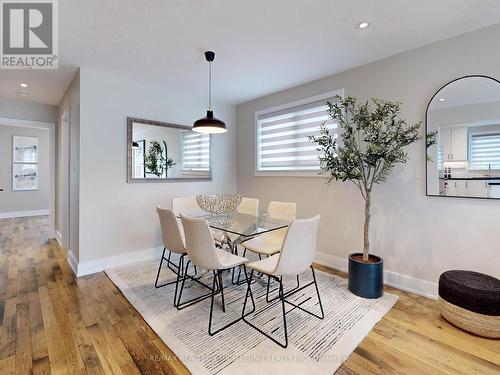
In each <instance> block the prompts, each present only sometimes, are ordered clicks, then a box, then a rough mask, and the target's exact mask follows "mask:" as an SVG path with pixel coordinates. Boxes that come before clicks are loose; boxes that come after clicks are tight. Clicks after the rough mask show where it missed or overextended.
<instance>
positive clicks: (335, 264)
mask: <svg viewBox="0 0 500 375" xmlns="http://www.w3.org/2000/svg"><path fill="white" fill-rule="evenodd" d="M314 261H315V262H316V263H318V264H321V265H323V266H327V267H331V268H334V269H336V270H339V271H342V272H347V268H348V266H347V264H348V263H347V257H346V258H345V259H344V258H340V257H337V256H335V255H330V254H325V253H319V252H316V256H315V260H314ZM384 284H386V285H389V286H392V287H394V288H397V289H401V290H404V291H406V292H410V293H415V294H418V295H421V296H424V297H428V298H432V299H437V296H438V285H437V284H435V283H431V282H430V281H426V280H420V279H416V278H414V277H411V276H406V275H402V274H400V273H396V272H392V271H388V270H384Z"/></svg>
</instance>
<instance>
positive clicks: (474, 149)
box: [470, 134, 500, 169]
mask: <svg viewBox="0 0 500 375" xmlns="http://www.w3.org/2000/svg"><path fill="white" fill-rule="evenodd" d="M470 152H471V155H470V164H471V168H473V169H488V168H490V167H491V169H500V134H473V135H472V136H471V147H470Z"/></svg>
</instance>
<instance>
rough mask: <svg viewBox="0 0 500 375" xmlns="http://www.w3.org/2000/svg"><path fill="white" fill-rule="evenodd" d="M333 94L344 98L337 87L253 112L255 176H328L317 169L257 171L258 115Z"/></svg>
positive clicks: (316, 100) (322, 98)
mask: <svg viewBox="0 0 500 375" xmlns="http://www.w3.org/2000/svg"><path fill="white" fill-rule="evenodd" d="M335 96H339V97H341V98H342V99H343V98H344V89H338V90H334V91H329V92H326V93H324V94H319V95H315V96H311V97H308V98H305V99H301V100H297V101H294V102H291V103H286V104H283V105H279V106H276V107H272V108H266V109H262V110H259V111H256V112H255V120H254V121H255V145H254V150H255V163H254V168H255V169H254V175H255V176H259V177H262V176H270V177H271V176H274V177H276V176H278V177H316V178H317V177H320V178H328V176H327V175H323V174H320V173H319V172H320V171H319V170H314V171H301V170H289V171H259V169H258V165H259V158H260V147H259V144H260V131H259V116H262V115H265V114H268V113H271V112H277V111H282V110H286V109H288V108H293V107H298V106H301V105H305V104H309V103H314V102H318V101H320V100H326V99H331V98H333V97H335Z"/></svg>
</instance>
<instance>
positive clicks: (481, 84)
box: [429, 77, 500, 111]
mask: <svg viewBox="0 0 500 375" xmlns="http://www.w3.org/2000/svg"><path fill="white" fill-rule="evenodd" d="M440 99H444V101H440ZM491 102H500V83H498V82H497V81H495V80H493V79H489V78H484V77H469V78H464V79H460V80H458V81H455V82H452V83H450V84H449V85H447V86H445V87H444V88H442V89H441V90H439V92H438V93H437V95H436V96H435V97H434V99H432V102H431V104H430V106H429V110H430V111H436V110H440V109H445V108H453V107H459V106H463V105H468V104H480V103H491Z"/></svg>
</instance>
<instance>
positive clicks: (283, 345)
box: [241, 270, 288, 348]
mask: <svg viewBox="0 0 500 375" xmlns="http://www.w3.org/2000/svg"><path fill="white" fill-rule="evenodd" d="M253 272H254V270H252V271H251V273H250V279H249V281H248V288H247V293H246V295H245V302H244V303H243V311H242V313H241V318H242V319H243V321H244V322H245V323H247V324H248V325H249V326H251V327H253V328H254V329H255V330H257V331H258V332H260V333H261V334H263V335H264V336H266V337H267V338H268V339H270V340H272V341H274V342H275V343H276V344H278V345H279V346H281V347H282V348H286V347H287V346H288V331H287V325H286V310H285V302H284V300H285V299H284V297H285V295H284V292H283V282H282V281H281V280H280V279H278V282H279V283H280V286H279V299H281V307H282V311H283V324H284V329H285V343H284V344H283V343H281V342H279V341H278V340H276V339H275V338H274V337H272V336H270V335H269V334H267V333H266V332H264V331H263V330H261V329H260V328H259V327H257V326H255V325H254V324H253V323H252V322H250V321H249V320H247V319H246V317H247V316H248V315H250V314H251V313H253V311H255V305H254V309H253V311H251V312H248V313H245V310H246V304H247V300H248V295H249V294H250V293H251V291H252V288H251V282H252V278H253Z"/></svg>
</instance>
